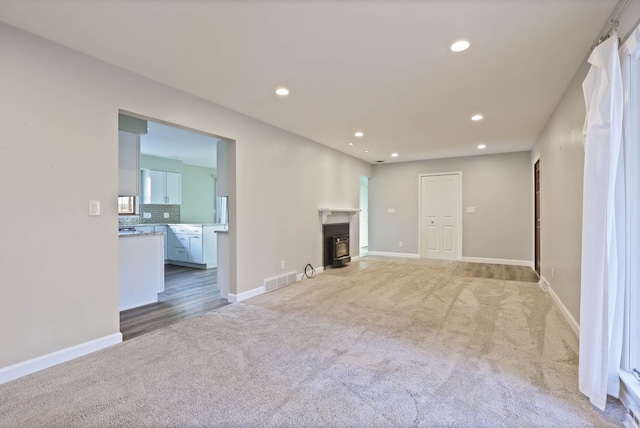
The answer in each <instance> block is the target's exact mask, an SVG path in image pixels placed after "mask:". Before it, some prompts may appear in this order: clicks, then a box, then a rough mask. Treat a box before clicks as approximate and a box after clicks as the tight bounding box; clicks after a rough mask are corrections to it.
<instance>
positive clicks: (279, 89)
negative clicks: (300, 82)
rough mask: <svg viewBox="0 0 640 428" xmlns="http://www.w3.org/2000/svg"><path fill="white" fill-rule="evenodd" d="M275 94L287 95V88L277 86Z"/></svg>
mask: <svg viewBox="0 0 640 428" xmlns="http://www.w3.org/2000/svg"><path fill="white" fill-rule="evenodd" d="M276 94H278V95H280V96H281V97H286V96H287V95H289V90H288V89H287V88H278V89H276Z"/></svg>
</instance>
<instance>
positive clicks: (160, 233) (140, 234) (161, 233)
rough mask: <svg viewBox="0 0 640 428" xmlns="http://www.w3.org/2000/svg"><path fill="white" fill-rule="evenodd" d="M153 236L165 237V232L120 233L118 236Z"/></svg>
mask: <svg viewBox="0 0 640 428" xmlns="http://www.w3.org/2000/svg"><path fill="white" fill-rule="evenodd" d="M153 235H164V232H138V231H135V232H118V236H119V237H120V238H122V237H129V236H153Z"/></svg>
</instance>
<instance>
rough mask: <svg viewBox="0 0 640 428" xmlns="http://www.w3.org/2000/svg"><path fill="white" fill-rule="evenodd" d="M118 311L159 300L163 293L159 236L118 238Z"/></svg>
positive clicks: (162, 264) (162, 265) (160, 238)
mask: <svg viewBox="0 0 640 428" xmlns="http://www.w3.org/2000/svg"><path fill="white" fill-rule="evenodd" d="M118 253H119V255H118V257H119V289H120V293H119V294H120V310H121V311H125V310H127V309H131V308H135V307H138V306H142V305H147V304H149V303H155V302H157V301H158V293H161V292H162V291H164V261H163V260H162V237H161V236H160V235H121V236H120V237H119V252H118Z"/></svg>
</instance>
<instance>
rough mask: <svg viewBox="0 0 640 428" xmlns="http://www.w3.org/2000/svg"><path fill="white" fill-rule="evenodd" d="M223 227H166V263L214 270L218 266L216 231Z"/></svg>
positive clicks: (191, 225)
mask: <svg viewBox="0 0 640 428" xmlns="http://www.w3.org/2000/svg"><path fill="white" fill-rule="evenodd" d="M223 227H224V226H223V225H213V224H171V225H169V226H168V227H167V233H168V239H167V246H168V249H167V257H168V259H167V262H168V263H172V264H179V265H183V266H192V267H200V268H205V269H210V268H214V267H216V266H217V264H218V243H217V238H216V234H215V232H216V230H221V228H223Z"/></svg>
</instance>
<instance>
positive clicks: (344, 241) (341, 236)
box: [322, 223, 351, 267]
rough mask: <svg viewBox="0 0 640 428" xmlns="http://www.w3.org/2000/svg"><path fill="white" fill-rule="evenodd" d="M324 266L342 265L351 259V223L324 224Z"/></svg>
mask: <svg viewBox="0 0 640 428" xmlns="http://www.w3.org/2000/svg"><path fill="white" fill-rule="evenodd" d="M322 242H323V243H324V245H323V257H322V259H323V266H325V267H326V266H332V267H341V266H344V265H346V264H347V263H349V262H350V261H351V256H350V255H349V223H334V224H325V225H323V226H322Z"/></svg>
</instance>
